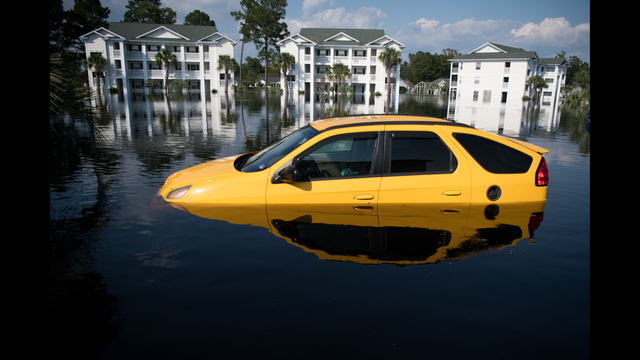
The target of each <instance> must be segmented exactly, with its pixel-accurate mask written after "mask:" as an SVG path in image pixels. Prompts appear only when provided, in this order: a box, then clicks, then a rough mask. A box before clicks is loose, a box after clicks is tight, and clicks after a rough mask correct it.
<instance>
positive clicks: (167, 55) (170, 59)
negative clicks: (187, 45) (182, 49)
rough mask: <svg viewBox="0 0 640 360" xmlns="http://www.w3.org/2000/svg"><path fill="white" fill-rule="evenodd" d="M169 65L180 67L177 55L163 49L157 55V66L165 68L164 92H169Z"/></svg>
mask: <svg viewBox="0 0 640 360" xmlns="http://www.w3.org/2000/svg"><path fill="white" fill-rule="evenodd" d="M169 64H173V66H177V65H178V58H176V55H175V54H174V53H173V51H171V49H168V48H162V50H160V52H159V53H158V54H156V65H158V66H164V91H165V92H167V86H168V84H167V83H168V82H169Z"/></svg>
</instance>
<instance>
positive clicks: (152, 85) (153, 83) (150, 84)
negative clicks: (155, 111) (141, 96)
mask: <svg viewBox="0 0 640 360" xmlns="http://www.w3.org/2000/svg"><path fill="white" fill-rule="evenodd" d="M144 87H146V88H147V89H151V94H152V95H153V89H160V88H161V87H162V86H161V84H160V82H159V81H158V80H156V79H148V80H147V81H145V82H144Z"/></svg>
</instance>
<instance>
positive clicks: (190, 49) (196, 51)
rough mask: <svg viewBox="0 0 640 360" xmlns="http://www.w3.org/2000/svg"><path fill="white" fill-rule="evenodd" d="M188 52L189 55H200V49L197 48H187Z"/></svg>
mask: <svg viewBox="0 0 640 360" xmlns="http://www.w3.org/2000/svg"><path fill="white" fill-rule="evenodd" d="M187 52H188V53H198V52H199V50H198V47H197V46H187Z"/></svg>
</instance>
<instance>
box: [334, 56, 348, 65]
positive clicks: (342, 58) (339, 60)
mask: <svg viewBox="0 0 640 360" xmlns="http://www.w3.org/2000/svg"><path fill="white" fill-rule="evenodd" d="M333 63H334V64H337V63H343V64H345V65H347V64H349V57H348V56H334V57H333Z"/></svg>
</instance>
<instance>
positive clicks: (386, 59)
mask: <svg viewBox="0 0 640 360" xmlns="http://www.w3.org/2000/svg"><path fill="white" fill-rule="evenodd" d="M378 60H380V62H382V64H383V65H384V66H385V68H386V69H387V111H389V104H390V103H391V68H392V67H394V66H396V65H397V64H398V61H399V60H400V51H399V50H397V49H396V48H393V47H388V48H386V49H384V51H383V52H381V53H380V55H379V56H378Z"/></svg>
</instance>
